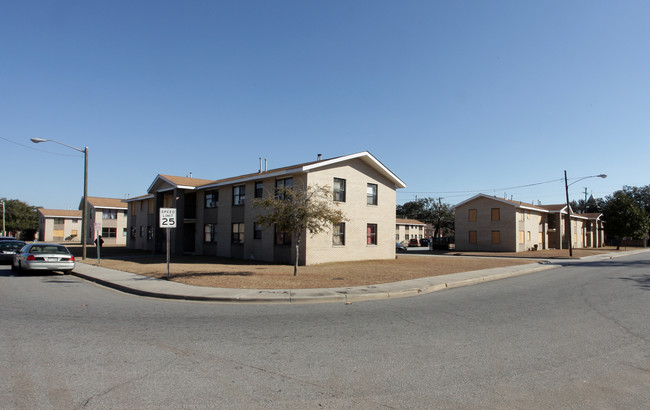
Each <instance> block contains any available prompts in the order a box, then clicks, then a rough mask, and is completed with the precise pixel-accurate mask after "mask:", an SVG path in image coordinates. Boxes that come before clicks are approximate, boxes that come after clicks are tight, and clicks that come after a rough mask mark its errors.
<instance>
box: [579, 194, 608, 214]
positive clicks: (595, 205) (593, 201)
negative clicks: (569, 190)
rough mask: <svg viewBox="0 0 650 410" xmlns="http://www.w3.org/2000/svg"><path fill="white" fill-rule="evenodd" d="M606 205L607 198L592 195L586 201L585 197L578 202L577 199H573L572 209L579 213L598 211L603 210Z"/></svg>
mask: <svg viewBox="0 0 650 410" xmlns="http://www.w3.org/2000/svg"><path fill="white" fill-rule="evenodd" d="M604 207H605V200H604V199H602V198H594V197H593V196H590V197H589V199H587V202H586V203H585V200H584V199H580V200H579V201H578V202H576V201H575V200H573V201H571V209H572V210H573V211H574V212H578V213H583V214H584V213H596V212H603V209H604Z"/></svg>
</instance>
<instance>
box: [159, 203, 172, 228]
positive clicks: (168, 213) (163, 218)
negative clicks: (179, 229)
mask: <svg viewBox="0 0 650 410" xmlns="http://www.w3.org/2000/svg"><path fill="white" fill-rule="evenodd" d="M160 227H161V228H176V208H160Z"/></svg>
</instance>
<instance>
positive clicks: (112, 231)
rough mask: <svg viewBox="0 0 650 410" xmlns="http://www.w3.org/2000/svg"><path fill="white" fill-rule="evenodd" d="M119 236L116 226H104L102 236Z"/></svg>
mask: <svg viewBox="0 0 650 410" xmlns="http://www.w3.org/2000/svg"><path fill="white" fill-rule="evenodd" d="M115 237H117V229H116V228H102V238H115Z"/></svg>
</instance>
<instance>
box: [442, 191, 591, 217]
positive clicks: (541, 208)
mask: <svg viewBox="0 0 650 410" xmlns="http://www.w3.org/2000/svg"><path fill="white" fill-rule="evenodd" d="M478 198H486V199H491V200H493V201H497V202H501V203H505V204H509V205H513V206H514V207H516V208H522V209H530V210H534V211H538V212H543V213H551V214H556V213H560V214H566V213H567V206H566V204H551V205H533V204H528V203H526V202H520V201H512V200H509V199H505V198H498V197H496V196H490V195H486V194H478V195H474V196H473V197H471V198H469V199H467V200H465V201H463V202H460V203H458V204H456V206H454V208H457V207H459V206H462V205H465V204H467V203H469V202H472V201H474V200H475V199H478ZM601 216H602V214H601V213H590V214H577V213H575V212H573V209H571V217H572V218H573V217H575V218H578V219H599V218H600V217H601Z"/></svg>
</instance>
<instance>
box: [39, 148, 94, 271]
mask: <svg viewBox="0 0 650 410" xmlns="http://www.w3.org/2000/svg"><path fill="white" fill-rule="evenodd" d="M31 141H32V142H33V143H34V144H38V143H39V142H56V143H57V144H60V145H63V146H66V147H68V148H72V149H73V150H75V151H79V152H82V153H83V154H84V206H83V210H82V212H81V231H82V232H81V259H82V260H85V259H86V237H87V235H88V229H86V215H87V213H88V147H84V149H80V148H76V147H73V146H72V145H68V144H64V143H62V142H60V141H57V140H47V139H43V138H32V139H31Z"/></svg>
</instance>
